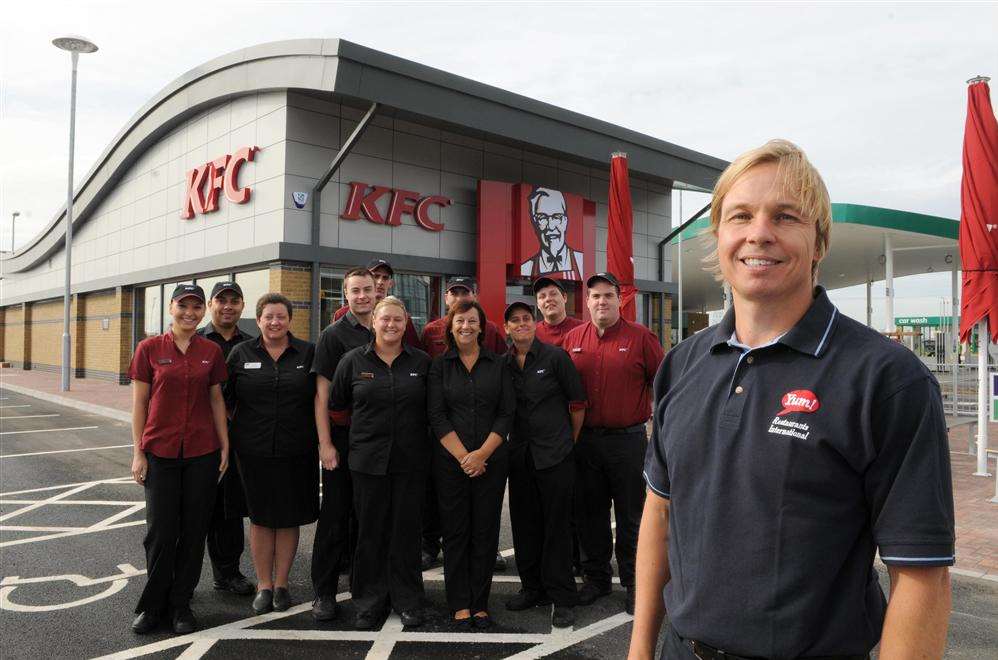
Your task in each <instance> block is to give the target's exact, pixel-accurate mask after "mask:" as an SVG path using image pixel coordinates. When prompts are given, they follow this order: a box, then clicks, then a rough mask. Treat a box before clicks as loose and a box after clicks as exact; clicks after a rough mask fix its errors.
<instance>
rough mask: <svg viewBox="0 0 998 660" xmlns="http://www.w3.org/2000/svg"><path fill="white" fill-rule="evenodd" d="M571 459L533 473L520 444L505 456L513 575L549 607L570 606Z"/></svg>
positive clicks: (573, 594) (573, 596)
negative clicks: (543, 597) (546, 600)
mask: <svg viewBox="0 0 998 660" xmlns="http://www.w3.org/2000/svg"><path fill="white" fill-rule="evenodd" d="M574 486H575V459H574V458H573V457H572V456H571V455H569V456H568V457H566V458H565V459H564V460H563V461H562V462H561V463H559V464H557V465H555V466H552V467H549V468H545V469H543V470H538V469H537V468H536V467H534V460H533V457H532V456H531V453H530V448H529V447H528V446H527V445H526V444H523V445H521V446H519V447H515V448H514V449H512V450H511V451H510V456H509V516H510V520H511V522H512V524H513V546H514V548H515V550H516V570H517V571H518V572H519V573H520V582H521V583H522V584H523V589H524V590H525V591H534V592H537V593H546V594H547V595H548V596H549V597H550V598H551V600H552V601H554V604H555V605H563V606H568V607H571V606H573V605H575V602H576V592H575V577H574V576H573V574H572V508H573V500H572V498H573V494H574Z"/></svg>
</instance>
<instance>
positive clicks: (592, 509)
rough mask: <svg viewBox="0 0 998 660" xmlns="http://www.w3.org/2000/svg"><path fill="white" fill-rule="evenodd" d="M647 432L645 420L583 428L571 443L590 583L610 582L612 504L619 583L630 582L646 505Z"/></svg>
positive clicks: (628, 584)
mask: <svg viewBox="0 0 998 660" xmlns="http://www.w3.org/2000/svg"><path fill="white" fill-rule="evenodd" d="M647 446H648V436H647V434H646V433H645V428H644V425H643V424H642V425H640V426H639V427H630V428H628V429H592V428H583V429H582V434H581V435H580V436H579V441H578V443H577V444H576V445H575V459H576V465H577V467H578V475H577V479H578V481H577V484H578V487H577V488H576V498H575V499H576V522H577V523H578V526H579V541H580V542H581V544H582V552H583V555H584V556H583V560H582V569H583V571H584V573H585V578H586V580H587V581H589V582H593V583H595V584H598V585H601V586H609V585H610V583H611V581H612V579H613V569H612V568H611V566H610V558H611V555H612V553H613V550H614V547H613V533H612V532H611V529H610V504H611V502H612V503H613V512H614V516H615V518H616V522H617V543H616V555H617V568H618V570H619V572H620V584H621V585H623V586H625V587H630V586H633V585H634V560H635V554H636V553H637V548H638V527H640V526H641V513H642V510H643V509H644V505H645V482H644V478H643V477H642V470H643V468H644V460H645V448H646V447H647Z"/></svg>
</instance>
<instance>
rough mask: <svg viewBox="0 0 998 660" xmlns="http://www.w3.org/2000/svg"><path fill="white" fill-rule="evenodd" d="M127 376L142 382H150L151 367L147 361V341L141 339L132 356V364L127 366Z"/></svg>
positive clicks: (151, 376) (151, 375)
mask: <svg viewBox="0 0 998 660" xmlns="http://www.w3.org/2000/svg"><path fill="white" fill-rule="evenodd" d="M128 377H129V378H131V379H132V380H137V381H140V382H142V383H149V384H152V378H153V369H152V365H151V364H150V363H149V342H146V341H141V342H139V345H138V346H137V347H136V349H135V355H133V356H132V364H131V365H129V367H128Z"/></svg>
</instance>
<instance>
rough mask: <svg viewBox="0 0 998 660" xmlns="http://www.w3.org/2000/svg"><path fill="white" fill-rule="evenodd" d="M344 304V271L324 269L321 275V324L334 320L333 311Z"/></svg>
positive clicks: (324, 325) (327, 323) (323, 325)
mask: <svg viewBox="0 0 998 660" xmlns="http://www.w3.org/2000/svg"><path fill="white" fill-rule="evenodd" d="M342 306H343V271H336V270H326V269H323V270H322V274H321V275H320V277H319V325H320V326H321V327H323V328H325V327H326V326H327V325H329V324H330V323H332V322H333V313H334V312H336V310H337V309H339V308H340V307H342Z"/></svg>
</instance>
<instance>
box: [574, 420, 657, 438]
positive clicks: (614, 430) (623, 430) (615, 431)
mask: <svg viewBox="0 0 998 660" xmlns="http://www.w3.org/2000/svg"><path fill="white" fill-rule="evenodd" d="M583 430H585V431H588V432H589V433H598V434H599V435H624V434H627V433H638V432H639V431H640V432H642V433H644V431H645V425H644V423H643V422H642V423H641V424H635V425H634V426H586V427H585V428H584V429H583Z"/></svg>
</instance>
